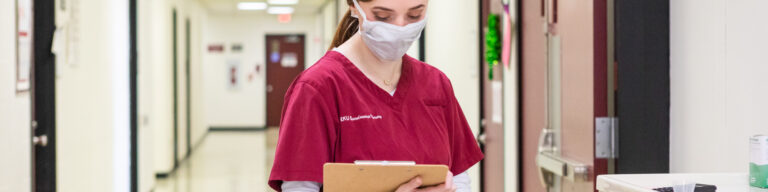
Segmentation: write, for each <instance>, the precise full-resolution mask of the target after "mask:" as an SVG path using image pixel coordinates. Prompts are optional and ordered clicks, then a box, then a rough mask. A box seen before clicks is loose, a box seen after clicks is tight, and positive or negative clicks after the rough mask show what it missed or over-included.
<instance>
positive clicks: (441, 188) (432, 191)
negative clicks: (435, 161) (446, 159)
mask: <svg viewBox="0 0 768 192" xmlns="http://www.w3.org/2000/svg"><path fill="white" fill-rule="evenodd" d="M419 186H421V177H415V178H413V179H411V180H410V181H408V183H405V184H402V185H400V187H398V188H397V190H395V192H455V191H456V187H454V186H453V174H451V172H450V171H449V172H448V173H446V176H445V183H443V184H440V185H437V186H434V187H427V188H423V189H419Z"/></svg>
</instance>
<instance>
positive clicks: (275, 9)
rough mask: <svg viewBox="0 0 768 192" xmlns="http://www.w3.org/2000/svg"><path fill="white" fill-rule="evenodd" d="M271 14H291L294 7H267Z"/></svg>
mask: <svg viewBox="0 0 768 192" xmlns="http://www.w3.org/2000/svg"><path fill="white" fill-rule="evenodd" d="M267 13H269V14H291V13H293V7H269V9H267Z"/></svg>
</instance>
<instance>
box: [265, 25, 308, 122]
mask: <svg viewBox="0 0 768 192" xmlns="http://www.w3.org/2000/svg"><path fill="white" fill-rule="evenodd" d="M265 42H266V48H267V49H266V51H267V53H266V58H267V62H266V63H267V87H266V91H267V127H278V126H280V113H281V111H282V107H283V97H285V92H286V91H287V90H288V87H289V86H290V85H291V82H293V79H295V78H296V76H297V75H299V73H301V72H302V71H304V35H267V36H266V41H265Z"/></svg>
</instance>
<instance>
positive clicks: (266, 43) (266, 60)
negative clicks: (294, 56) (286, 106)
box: [257, 32, 307, 129]
mask: <svg viewBox="0 0 768 192" xmlns="http://www.w3.org/2000/svg"><path fill="white" fill-rule="evenodd" d="M292 35H295V36H300V37H301V38H302V48H303V49H304V50H303V52H304V53H303V54H304V61H303V63H301V66H302V67H303V68H304V69H301V70H302V71H304V70H306V67H307V66H306V63H307V62H306V58H307V36H306V34H305V33H302V32H299V33H265V34H264V53H265V54H264V101H265V105H264V126H263V127H262V128H257V129H267V128H268V127H269V123H267V122H268V121H269V104H268V102H269V100H268V96H269V92H268V91H267V87H268V86H269V81H268V80H269V77H268V76H269V69H268V68H269V66H267V65H269V41H267V38H268V37H269V36H292ZM278 127H279V124H278Z"/></svg>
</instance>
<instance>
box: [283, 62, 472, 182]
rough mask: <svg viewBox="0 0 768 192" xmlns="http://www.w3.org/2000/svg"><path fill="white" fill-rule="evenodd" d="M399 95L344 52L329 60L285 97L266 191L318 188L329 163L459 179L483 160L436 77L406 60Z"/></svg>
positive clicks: (443, 81)
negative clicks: (427, 167)
mask: <svg viewBox="0 0 768 192" xmlns="http://www.w3.org/2000/svg"><path fill="white" fill-rule="evenodd" d="M396 90H397V91H395V94H394V96H392V95H390V94H389V93H387V91H385V90H383V89H381V88H379V87H378V86H377V85H376V84H374V83H373V82H372V81H371V80H370V79H368V78H367V77H366V76H365V75H364V74H363V73H362V72H361V71H360V70H359V69H358V68H357V67H356V66H355V65H354V64H352V62H351V61H349V60H348V59H347V58H346V57H344V55H342V54H341V53H339V52H336V51H329V52H328V53H326V55H325V56H323V58H321V59H320V60H319V61H318V62H317V63H316V64H315V65H313V66H312V67H310V68H309V69H307V70H305V71H304V72H302V73H301V74H300V75H299V76H298V77H296V79H295V80H294V81H293V83H292V84H291V87H290V88H288V92H287V93H286V94H285V103H284V106H283V111H282V117H281V121H280V122H281V124H280V131H279V132H280V133H279V137H278V141H277V149H276V153H275V161H274V165H273V166H272V173H271V175H270V177H269V185H270V186H271V187H272V188H273V189H275V190H277V191H280V190H281V189H280V185H281V184H282V181H314V182H319V183H322V182H323V164H325V163H328V162H338V163H352V162H354V161H355V160H390V161H415V162H416V163H417V164H443V165H447V166H448V167H450V170H451V172H452V173H454V174H459V173H463V172H464V171H466V170H467V169H468V168H469V167H471V166H472V165H474V164H475V163H477V162H479V161H480V160H481V159H482V158H483V154H482V152H481V151H480V148H479V147H478V144H477V142H476V141H475V138H474V135H473V134H472V131H471V130H470V128H469V124H467V120H466V118H465V117H464V113H463V112H462V111H461V107H460V106H459V103H458V102H457V101H456V96H455V95H454V93H453V88H452V86H451V82H450V81H449V80H448V78H447V77H446V76H445V74H443V73H442V72H441V71H440V70H438V69H437V68H435V67H433V66H431V65H428V64H426V63H423V62H421V61H419V60H416V59H414V58H412V57H410V56H408V55H405V56H403V67H402V74H401V76H400V81H399V82H398V84H397V89H396Z"/></svg>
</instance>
